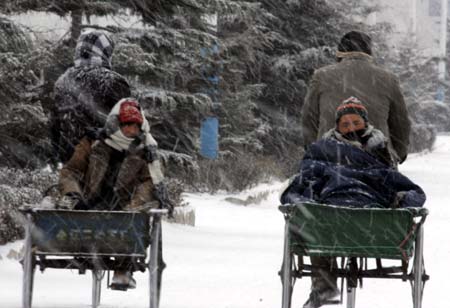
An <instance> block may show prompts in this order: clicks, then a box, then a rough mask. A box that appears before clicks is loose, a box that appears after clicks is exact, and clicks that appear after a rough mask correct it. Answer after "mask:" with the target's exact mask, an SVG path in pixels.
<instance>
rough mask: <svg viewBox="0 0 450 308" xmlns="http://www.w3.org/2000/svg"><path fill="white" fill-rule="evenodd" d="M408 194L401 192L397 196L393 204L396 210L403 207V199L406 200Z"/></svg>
mask: <svg viewBox="0 0 450 308" xmlns="http://www.w3.org/2000/svg"><path fill="white" fill-rule="evenodd" d="M406 194H407V192H406V191H399V192H397V194H396V196H395V200H394V202H393V204H392V207H393V208H394V209H397V208H401V207H403V198H405V196H406Z"/></svg>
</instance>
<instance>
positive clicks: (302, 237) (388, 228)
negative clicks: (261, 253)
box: [289, 203, 415, 259]
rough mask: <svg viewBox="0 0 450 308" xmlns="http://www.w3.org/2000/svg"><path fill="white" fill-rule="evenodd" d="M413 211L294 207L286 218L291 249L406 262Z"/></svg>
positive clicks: (411, 238) (411, 239)
mask: <svg viewBox="0 0 450 308" xmlns="http://www.w3.org/2000/svg"><path fill="white" fill-rule="evenodd" d="M414 216H415V215H414V211H410V210H408V209H381V208H348V207H338V206H330V205H320V204H314V203H303V204H298V205H296V206H295V208H294V209H293V211H292V213H291V216H290V218H289V230H290V236H291V249H292V250H293V251H294V253H296V254H299V255H307V256H346V257H370V258H388V259H402V258H403V259H407V258H410V257H411V256H412V253H413V246H414V238H415V237H414V232H412V231H413V230H414V225H415V223H414Z"/></svg>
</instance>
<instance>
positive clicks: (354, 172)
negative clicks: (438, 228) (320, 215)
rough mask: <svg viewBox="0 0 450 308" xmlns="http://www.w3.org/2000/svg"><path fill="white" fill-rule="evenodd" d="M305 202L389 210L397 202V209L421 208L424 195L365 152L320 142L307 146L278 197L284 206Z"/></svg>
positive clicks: (333, 141) (402, 176)
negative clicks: (291, 178) (288, 181)
mask: <svg viewBox="0 0 450 308" xmlns="http://www.w3.org/2000/svg"><path fill="white" fill-rule="evenodd" d="M399 196H401V197H402V198H401V200H400V201H399V200H398V198H399ZM305 201H314V202H318V203H323V204H334V205H342V206H354V207H371V206H378V207H380V206H381V207H391V206H393V205H394V204H395V203H396V202H398V203H399V204H398V205H397V206H400V207H420V206H423V204H424V202H425V193H424V192H423V190H422V189H421V188H420V187H419V186H417V185H416V184H414V183H413V182H412V181H411V180H409V179H408V178H407V177H406V176H404V175H402V174H401V173H399V172H398V171H396V170H395V169H393V168H390V167H389V166H387V165H386V164H384V163H382V162H381V161H379V160H378V159H377V158H376V157H374V156H372V155H371V154H369V153H367V152H366V151H364V150H362V149H359V148H357V147H355V146H353V145H350V144H347V143H345V142H341V141H337V140H333V139H322V140H320V141H318V142H315V143H313V144H311V145H310V147H309V148H308V151H307V152H306V153H305V156H304V157H303V161H302V162H301V164H300V171H299V173H298V174H297V175H296V176H295V178H294V180H293V181H292V183H291V184H290V185H289V187H288V188H287V189H286V190H285V191H284V192H283V194H282V196H281V202H282V203H283V204H286V203H298V202H305Z"/></svg>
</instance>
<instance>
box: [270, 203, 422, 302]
mask: <svg viewBox="0 0 450 308" xmlns="http://www.w3.org/2000/svg"><path fill="white" fill-rule="evenodd" d="M279 209H280V211H281V212H282V213H283V214H284V217H285V221H286V224H285V232H284V254H283V264H282V267H281V271H280V276H281V280H282V287H283V291H282V308H290V307H291V298H292V292H293V288H294V284H295V281H296V279H297V278H302V277H311V276H313V275H314V273H315V272H317V270H318V268H314V267H313V265H311V264H306V263H305V257H312V256H318V257H338V258H340V259H341V262H339V264H338V266H337V268H334V269H331V271H332V273H333V275H335V276H336V277H339V278H341V296H340V299H339V300H336V301H329V302H327V303H326V304H342V302H343V286H344V281H345V282H346V290H347V301H346V302H347V307H348V308H354V307H355V298H356V297H355V295H356V287H357V286H358V285H359V286H362V281H363V278H387V279H401V280H403V281H409V282H410V283H411V287H412V298H413V307H414V308H421V307H422V294H423V289H424V285H425V282H426V281H427V280H428V279H429V276H428V275H427V274H426V273H425V267H424V261H423V224H424V222H425V218H426V217H427V214H428V211H427V209H426V208H401V209H386V208H350V207H342V206H332V205H322V204H315V203H300V204H286V205H281V206H280V207H279ZM371 258H372V259H375V262H374V263H375V264H376V266H373V265H372V268H369V266H368V259H371ZM382 259H390V260H398V262H399V264H398V265H395V266H384V265H383V264H382ZM372 263H373V262H372Z"/></svg>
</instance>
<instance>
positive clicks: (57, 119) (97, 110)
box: [51, 31, 131, 163]
mask: <svg viewBox="0 0 450 308" xmlns="http://www.w3.org/2000/svg"><path fill="white" fill-rule="evenodd" d="M113 50H114V43H113V41H112V40H111V39H110V38H109V37H108V36H107V35H106V34H104V33H103V32H100V31H91V32H88V33H83V34H81V35H80V37H79V39H78V42H77V46H76V48H75V56H74V66H73V67H71V68H69V69H68V70H67V71H66V72H65V73H64V74H63V75H61V76H60V77H59V79H58V80H57V81H56V83H55V87H54V99H55V104H54V108H53V111H52V115H51V136H52V145H53V148H54V151H55V156H57V157H58V159H59V160H60V161H62V162H63V163H64V162H66V161H67V160H68V159H69V158H70V157H71V156H72V153H73V151H74V147H75V145H76V144H77V143H78V142H79V141H80V139H81V138H82V137H83V136H85V134H86V131H87V130H86V129H87V128H89V127H103V125H104V124H105V120H106V117H107V115H108V113H109V112H110V110H111V108H112V107H113V106H114V104H115V103H117V102H118V101H119V100H120V99H121V98H124V97H129V96H131V91H130V86H129V84H128V82H127V80H126V79H125V78H124V77H123V76H121V75H120V74H118V73H116V72H113V71H112V70H111V58H112V54H113Z"/></svg>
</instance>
